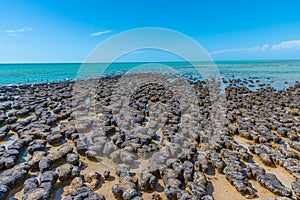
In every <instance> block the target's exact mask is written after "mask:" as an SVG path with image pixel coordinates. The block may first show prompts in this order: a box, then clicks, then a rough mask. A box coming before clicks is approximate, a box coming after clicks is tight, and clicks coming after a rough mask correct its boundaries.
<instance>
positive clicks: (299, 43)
mask: <svg viewBox="0 0 300 200" xmlns="http://www.w3.org/2000/svg"><path fill="white" fill-rule="evenodd" d="M286 49H291V50H296V51H299V50H300V40H289V41H283V42H281V43H279V44H273V45H271V44H264V45H262V46H256V47H249V48H236V49H221V50H216V51H212V52H210V55H216V54H225V53H254V52H273V51H275V50H277V51H278V50H282V51H283V50H286Z"/></svg>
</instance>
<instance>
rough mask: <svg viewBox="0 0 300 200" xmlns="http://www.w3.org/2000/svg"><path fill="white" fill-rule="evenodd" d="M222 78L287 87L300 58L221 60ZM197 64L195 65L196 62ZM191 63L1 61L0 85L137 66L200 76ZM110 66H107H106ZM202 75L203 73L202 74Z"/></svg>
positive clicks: (298, 71)
mask: <svg viewBox="0 0 300 200" xmlns="http://www.w3.org/2000/svg"><path fill="white" fill-rule="evenodd" d="M214 64H215V66H216V67H217V70H218V71H219V73H220V75H221V77H223V78H225V79H228V78H233V77H234V78H249V77H255V78H257V79H259V80H260V81H261V82H263V83H266V84H271V85H272V86H274V87H275V88H280V89H283V88H286V87H288V85H287V83H286V82H288V83H289V84H294V83H295V82H296V81H299V80H300V60H297V61H292V60H291V61H218V62H215V63H214ZM196 65H197V67H200V68H202V69H205V70H209V69H210V68H214V65H213V64H212V63H207V62H199V63H197V64H196ZM194 66H195V65H194ZM194 66H193V65H191V64H190V63H187V62H163V63H136V62H133V63H112V64H110V65H107V64H105V63H90V64H84V65H82V64H81V63H55V64H54V63H53V64H52V63H51V64H0V85H10V84H33V83H45V82H58V81H66V80H76V79H77V78H87V77H91V76H98V75H99V74H100V73H101V74H102V75H117V74H123V73H126V72H130V71H132V70H133V69H136V68H142V69H145V70H147V69H148V70H150V71H159V70H160V69H162V68H164V67H169V68H170V69H172V70H173V71H177V72H178V73H180V74H183V75H185V76H189V77H191V76H199V72H197V70H196V69H195V67H194ZM106 67H107V68H106ZM200 76H201V74H200Z"/></svg>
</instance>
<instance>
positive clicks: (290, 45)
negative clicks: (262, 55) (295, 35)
mask: <svg viewBox="0 0 300 200" xmlns="http://www.w3.org/2000/svg"><path fill="white" fill-rule="evenodd" d="M272 49H275V50H281V49H300V40H289V41H284V42H281V43H279V44H275V45H273V46H272Z"/></svg>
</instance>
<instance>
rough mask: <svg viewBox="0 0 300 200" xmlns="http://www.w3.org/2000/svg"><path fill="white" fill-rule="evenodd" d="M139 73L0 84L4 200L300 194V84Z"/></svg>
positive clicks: (0, 179)
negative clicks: (184, 78)
mask: <svg viewBox="0 0 300 200" xmlns="http://www.w3.org/2000/svg"><path fill="white" fill-rule="evenodd" d="M139 79H140V80H139ZM144 80H147V77H143V76H141V75H139V77H138V78H137V77H136V76H134V75H129V76H128V77H126V76H113V77H105V78H101V79H99V80H96V79H91V80H80V81H78V82H60V83H47V84H46V83H45V84H35V85H18V86H17V85H10V86H0V199H22V200H33V199H36V200H42V199H66V200H71V199H99V200H101V199H120V200H121V199H124V200H131V199H132V200H139V199H153V200H160V199H171V200H173V199H181V200H187V199H193V200H196V199H201V200H202V199H203V200H209V199H216V200H218V199H232V198H234V199H246V198H254V199H255V198H256V199H267V198H269V199H270V200H271V199H273V200H275V199H278V200H279V199H300V184H299V182H300V154H299V151H300V138H299V136H300V104H299V102H300V84H299V83H295V84H294V85H293V86H290V87H289V88H288V89H286V90H275V89H274V88H272V87H271V86H268V85H265V84H263V83H260V82H259V80H257V79H255V78H249V79H244V80H241V79H229V80H222V81H223V83H226V85H227V86H226V88H225V90H224V93H222V94H220V96H217V98H216V99H215V98H214V96H212V95H211V92H213V91H220V83H219V82H217V81H214V80H209V81H208V80H206V81H195V80H193V81H188V82H182V80H179V79H178V80H176V79H175V81H172V82H168V81H161V77H159V76H154V75H153V76H151V79H150V81H147V83H143V81H144ZM165 80H169V77H168V78H167V79H165ZM185 84H187V85H188V86H187V87H182V86H184V85H185ZM130 85H131V86H132V87H129V86H130ZM189 87H190V88H189ZM254 87H256V88H259V90H252V88H254ZM187 88H188V90H189V91H187ZM127 96H128V98H125V97H127ZM194 97H195V99H193V98H194ZM215 102H217V103H215ZM216 112H219V113H221V115H219V116H217V115H215V114H214V113H216ZM212 119H215V121H214V120H212ZM212 121H213V122H212ZM216 127H217V128H216ZM285 174H286V175H285ZM224 195H225V196H224ZM226 195H227V196H226Z"/></svg>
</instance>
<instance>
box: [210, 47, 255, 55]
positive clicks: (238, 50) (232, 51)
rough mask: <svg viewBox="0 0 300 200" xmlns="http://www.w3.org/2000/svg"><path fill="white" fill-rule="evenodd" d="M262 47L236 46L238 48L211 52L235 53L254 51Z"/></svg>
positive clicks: (212, 53)
mask: <svg viewBox="0 0 300 200" xmlns="http://www.w3.org/2000/svg"><path fill="white" fill-rule="evenodd" d="M259 49H261V47H250V48H236V49H221V50H217V51H212V52H210V54H211V55H214V54H223V53H235V52H248V51H249V52H252V51H257V50H259Z"/></svg>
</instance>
